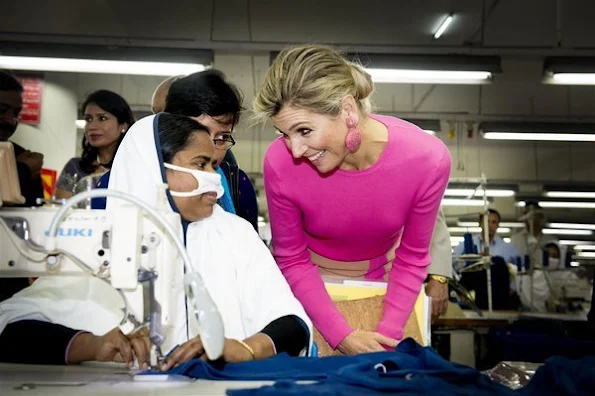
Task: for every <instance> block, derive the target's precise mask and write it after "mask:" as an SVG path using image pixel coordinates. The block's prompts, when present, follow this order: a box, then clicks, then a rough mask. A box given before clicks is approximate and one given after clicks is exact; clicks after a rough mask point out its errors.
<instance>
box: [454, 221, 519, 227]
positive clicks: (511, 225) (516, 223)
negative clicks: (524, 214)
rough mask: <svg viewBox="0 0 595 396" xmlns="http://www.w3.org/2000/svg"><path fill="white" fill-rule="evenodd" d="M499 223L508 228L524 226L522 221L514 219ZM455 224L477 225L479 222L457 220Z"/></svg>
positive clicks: (463, 225)
mask: <svg viewBox="0 0 595 396" xmlns="http://www.w3.org/2000/svg"><path fill="white" fill-rule="evenodd" d="M499 225H500V226H502V227H508V228H522V227H524V226H525V224H524V223H521V222H514V221H503V222H501V223H500V224H499ZM457 226H459V227H479V222H478V221H459V222H457Z"/></svg>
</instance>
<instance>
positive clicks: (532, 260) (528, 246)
mask: <svg viewBox="0 0 595 396" xmlns="http://www.w3.org/2000/svg"><path fill="white" fill-rule="evenodd" d="M523 219H524V222H525V229H524V230H522V231H520V232H517V233H516V234H514V235H512V237H511V238H510V239H511V242H512V244H513V245H514V247H515V248H516V250H517V251H518V252H519V253H520V255H521V261H522V262H523V265H524V266H526V267H527V268H526V269H530V268H541V267H542V261H543V249H545V247H546V245H547V244H548V243H550V242H557V239H556V238H555V237H554V236H553V235H545V234H544V233H543V228H544V226H545V222H546V218H545V213H544V211H543V209H542V208H541V206H539V204H538V203H537V202H534V201H527V202H525V209H524V212H523ZM527 260H529V262H526V261H527Z"/></svg>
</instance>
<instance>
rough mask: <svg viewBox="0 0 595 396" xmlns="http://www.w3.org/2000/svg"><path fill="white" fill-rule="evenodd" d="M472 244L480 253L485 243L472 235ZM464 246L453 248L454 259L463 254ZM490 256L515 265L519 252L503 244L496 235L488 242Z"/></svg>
mask: <svg viewBox="0 0 595 396" xmlns="http://www.w3.org/2000/svg"><path fill="white" fill-rule="evenodd" d="M473 244H474V245H475V247H476V248H477V251H478V252H481V251H482V250H483V248H484V247H485V243H484V241H483V239H482V238H481V236H480V235H479V234H475V235H473ZM464 245H465V243H464V242H461V243H459V244H458V245H457V246H455V248H454V251H453V257H454V258H458V257H459V256H460V255H462V254H463V252H464ZM490 255H491V256H500V257H502V258H503V259H504V261H506V262H507V263H516V262H517V257H520V254H519V252H518V251H517V250H516V248H515V247H514V246H513V245H512V244H511V243H507V242H504V240H503V239H502V238H500V237H499V236H497V235H496V236H494V238H493V239H492V240H491V241H490Z"/></svg>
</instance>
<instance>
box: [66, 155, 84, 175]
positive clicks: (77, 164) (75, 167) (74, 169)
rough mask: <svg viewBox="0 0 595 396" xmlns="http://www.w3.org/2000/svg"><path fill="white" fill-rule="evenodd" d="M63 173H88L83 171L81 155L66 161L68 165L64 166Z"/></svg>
mask: <svg viewBox="0 0 595 396" xmlns="http://www.w3.org/2000/svg"><path fill="white" fill-rule="evenodd" d="M62 173H67V174H69V175H74V174H77V175H79V176H84V175H86V174H87V173H86V172H84V171H83V168H82V166H81V157H72V158H71V159H69V160H68V162H66V165H64V167H63V168H62Z"/></svg>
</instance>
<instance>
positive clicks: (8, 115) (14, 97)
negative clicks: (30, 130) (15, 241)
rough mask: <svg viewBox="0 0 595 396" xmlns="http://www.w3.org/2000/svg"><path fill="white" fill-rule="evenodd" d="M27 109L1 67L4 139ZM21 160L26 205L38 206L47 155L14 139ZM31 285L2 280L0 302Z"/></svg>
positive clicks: (0, 107) (15, 82)
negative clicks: (20, 144)
mask: <svg viewBox="0 0 595 396" xmlns="http://www.w3.org/2000/svg"><path fill="white" fill-rule="evenodd" d="M22 108H23V86H22V85H21V83H20V82H19V81H18V80H17V79H16V78H15V77H14V76H13V75H12V74H11V73H9V72H8V71H6V70H0V142H8V141H9V139H10V138H11V137H12V136H13V135H14V133H15V131H16V129H17V126H18V125H19V115H20V113H21V109H22ZM11 143H12V145H13V147H14V154H15V157H16V160H17V172H18V176H19V184H20V187H21V195H22V196H23V197H24V198H25V203H24V204H23V205H22V206H37V202H36V201H37V199H38V198H40V199H43V185H42V183H41V168H42V167H43V154H41V153H36V152H32V151H30V150H27V149H25V148H23V147H21V146H19V145H18V144H16V143H14V142H11ZM27 286H29V279H27V278H2V279H0V301H3V300H5V299H7V298H9V297H10V296H12V295H13V294H14V293H16V292H18V291H19V290H21V289H23V288H25V287H27Z"/></svg>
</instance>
